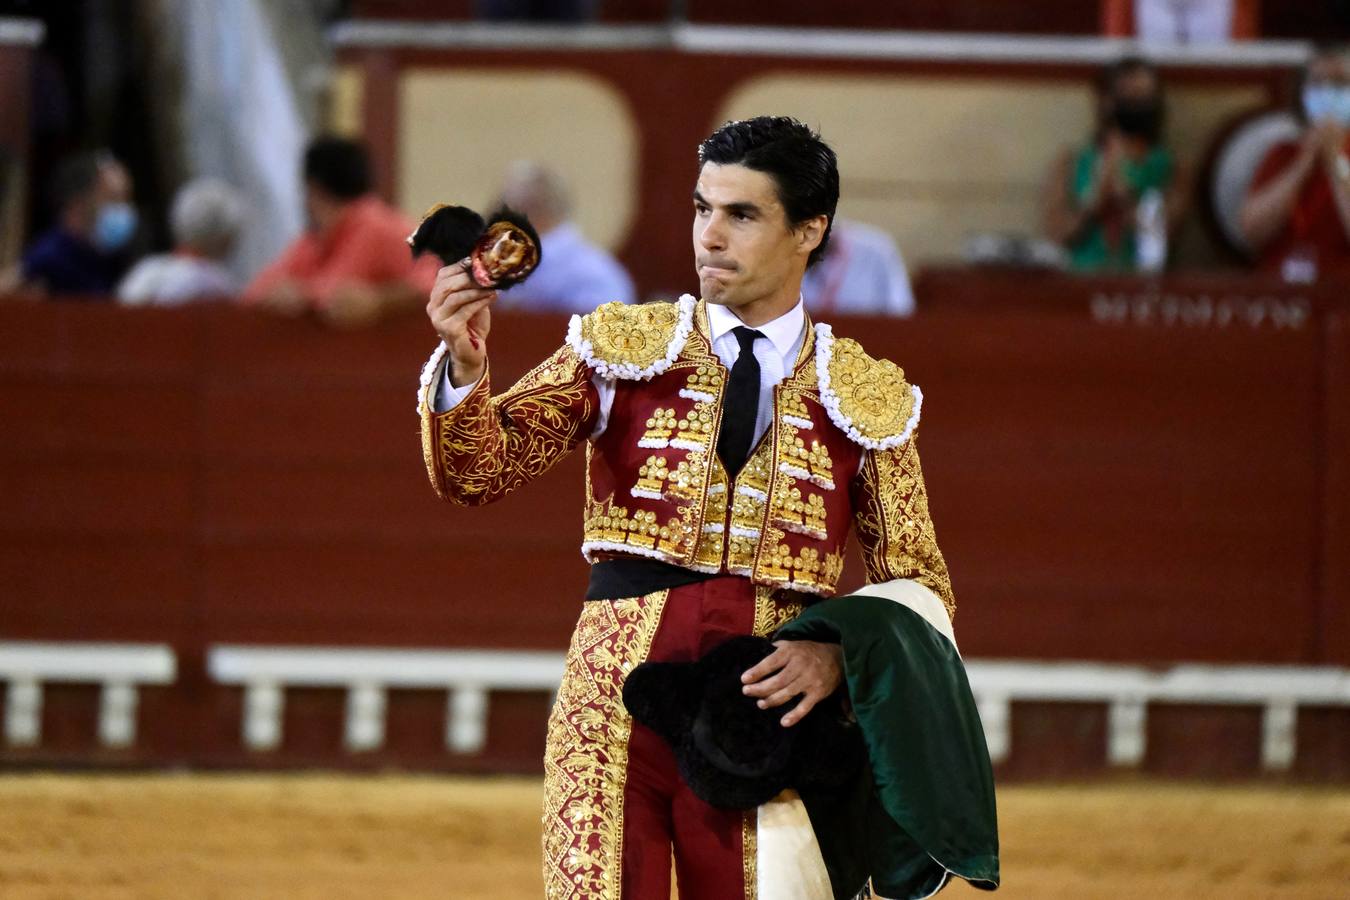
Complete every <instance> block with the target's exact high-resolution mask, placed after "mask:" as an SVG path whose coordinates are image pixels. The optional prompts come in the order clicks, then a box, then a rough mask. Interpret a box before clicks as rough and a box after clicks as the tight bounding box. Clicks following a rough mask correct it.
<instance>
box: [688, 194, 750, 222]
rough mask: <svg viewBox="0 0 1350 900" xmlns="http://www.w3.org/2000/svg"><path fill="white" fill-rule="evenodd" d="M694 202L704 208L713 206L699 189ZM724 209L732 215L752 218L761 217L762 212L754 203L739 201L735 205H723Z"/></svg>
mask: <svg viewBox="0 0 1350 900" xmlns="http://www.w3.org/2000/svg"><path fill="white" fill-rule="evenodd" d="M694 202H695V203H701V204H703V205H704V206H712V204H711V203H709V202H708V201H707V199H706V198H704V196H703V195H702V194H700V193H699V192H698V189H697V188H695V189H694ZM722 208H723V209H725V210H726V211H727V212H729V213H731V214H732V215H736V214H740V215H752V216H757V215H759V214H760V212H761V210H760V208H759V207H758V206H756V205H755V204H753V203H749V202H746V201H738V202H735V203H726V204H723V206H722Z"/></svg>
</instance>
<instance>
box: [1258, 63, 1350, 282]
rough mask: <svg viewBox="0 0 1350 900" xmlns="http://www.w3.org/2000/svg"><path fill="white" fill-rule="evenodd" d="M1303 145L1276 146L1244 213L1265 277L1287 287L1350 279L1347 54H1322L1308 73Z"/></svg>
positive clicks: (1305, 75) (1349, 81)
mask: <svg viewBox="0 0 1350 900" xmlns="http://www.w3.org/2000/svg"><path fill="white" fill-rule="evenodd" d="M1299 112H1300V113H1301V117H1302V118H1303V120H1304V122H1305V123H1306V125H1307V127H1306V128H1305V129H1304V132H1303V136H1302V137H1301V138H1300V139H1299V140H1298V141H1290V142H1285V143H1281V144H1277V145H1276V146H1274V147H1272V148H1271V150H1270V152H1269V153H1267V154H1266V158H1265V159H1264V160H1263V161H1262V163H1261V166H1260V167H1259V168H1258V169H1257V172H1256V176H1255V178H1253V179H1252V186H1251V189H1250V190H1249V192H1248V194H1247V199H1246V201H1245V202H1244V203H1243V205H1242V231H1243V234H1244V235H1245V236H1246V238H1247V243H1248V245H1249V246H1250V247H1251V248H1252V251H1253V252H1254V253H1255V254H1256V255H1257V258H1258V259H1259V260H1260V263H1261V267H1262V268H1263V269H1266V270H1269V271H1273V272H1278V273H1280V274H1282V275H1283V276H1284V277H1285V278H1286V279H1287V280H1290V281H1313V280H1316V279H1317V277H1318V276H1319V275H1322V276H1325V275H1327V274H1340V275H1345V274H1348V273H1350V155H1347V154H1348V152H1350V133H1347V129H1350V47H1347V46H1345V45H1337V46H1323V47H1320V48H1319V49H1318V50H1317V51H1316V52H1315V53H1314V54H1313V56H1312V57H1311V58H1310V59H1309V60H1308V63H1307V65H1306V67H1305V68H1304V70H1303V90H1302V93H1301V97H1300V106H1299Z"/></svg>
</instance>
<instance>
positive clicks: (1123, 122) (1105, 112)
mask: <svg viewBox="0 0 1350 900" xmlns="http://www.w3.org/2000/svg"><path fill="white" fill-rule="evenodd" d="M1163 112H1164V105H1163V93H1162V83H1161V81H1160V80H1159V77H1158V72H1157V70H1156V69H1154V68H1153V66H1152V65H1150V64H1149V63H1148V62H1147V61H1145V60H1143V59H1141V58H1139V57H1127V58H1125V59H1122V60H1120V61H1118V62H1116V63H1115V64H1113V65H1111V66H1110V67H1108V68H1107V69H1106V71H1105V72H1104V73H1103V74H1102V78H1101V81H1100V83H1099V85H1098V124H1097V131H1096V134H1095V135H1094V137H1093V139H1092V141H1091V142H1090V143H1088V144H1087V145H1086V146H1083V147H1081V148H1079V149H1077V150H1073V149H1066V150H1065V151H1064V152H1063V153H1061V154H1060V156H1059V158H1058V159H1057V160H1056V161H1055V163H1054V165H1053V166H1052V168H1051V172H1050V177H1049V181H1048V184H1047V186H1046V190H1045V194H1044V196H1045V198H1046V208H1045V229H1046V233H1047V234H1048V236H1049V237H1050V238H1051V240H1053V241H1055V242H1056V243H1058V244H1061V245H1062V246H1063V247H1064V248H1065V249H1066V250H1067V251H1068V255H1069V264H1070V266H1071V268H1073V269H1075V270H1078V271H1082V272H1102V271H1116V272H1120V271H1134V270H1136V269H1139V268H1150V267H1153V268H1159V267H1161V266H1162V265H1163V263H1164V262H1165V259H1164V258H1159V259H1156V260H1154V261H1153V262H1152V264H1151V265H1150V263H1148V262H1146V261H1145V260H1144V258H1143V257H1142V254H1141V252H1140V249H1141V248H1140V245H1139V241H1138V238H1139V233H1138V225H1139V224H1140V220H1141V215H1140V213H1141V206H1142V207H1145V208H1147V206H1148V205H1149V204H1153V205H1155V206H1156V207H1158V210H1159V212H1160V214H1161V215H1160V221H1159V223H1158V226H1159V230H1160V232H1161V235H1160V237H1161V239H1162V241H1163V242H1164V243H1165V239H1166V238H1165V235H1166V233H1167V232H1170V231H1171V230H1173V229H1174V228H1175V227H1176V225H1177V223H1178V222H1179V221H1180V220H1181V217H1182V215H1183V214H1184V212H1185V208H1186V194H1187V191H1186V184H1187V178H1186V173H1185V171H1184V170H1183V167H1182V166H1181V165H1180V164H1179V163H1178V161H1177V160H1176V158H1175V157H1174V156H1173V154H1172V152H1171V150H1169V149H1168V148H1167V146H1166V145H1165V144H1164V143H1163V142H1162V126H1163Z"/></svg>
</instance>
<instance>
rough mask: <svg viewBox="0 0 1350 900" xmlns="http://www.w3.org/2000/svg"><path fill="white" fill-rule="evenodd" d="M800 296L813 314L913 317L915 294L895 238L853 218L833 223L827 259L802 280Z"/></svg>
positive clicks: (813, 267) (826, 250)
mask: <svg viewBox="0 0 1350 900" xmlns="http://www.w3.org/2000/svg"><path fill="white" fill-rule="evenodd" d="M802 296H803V297H805V298H806V308H807V309H809V310H811V313H812V314H813V315H821V314H823V315H826V316H828V315H830V314H832V313H842V314H845V315H874V316H912V315H914V293H913V291H912V290H911V289H910V285H909V274H908V273H907V272H906V271H905V261H904V259H903V258H902V257H901V256H900V248H898V247H897V246H896V245H895V239H894V238H892V237H891V236H890V235H889V234H887V233H886V232H884V231H882V230H881V229H880V228H873V227H872V226H871V225H864V224H862V223H861V222H854V221H852V220H849V219H835V222H834V227H833V228H832V229H831V230H830V243H829V246H828V247H826V248H825V258H824V259H822V260H821V261H820V262H818V263H816V264H815V265H814V266H812V267H811V268H809V269H807V270H806V276H805V277H804V278H803V279H802Z"/></svg>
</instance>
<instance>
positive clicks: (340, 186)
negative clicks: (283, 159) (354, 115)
mask: <svg viewBox="0 0 1350 900" xmlns="http://www.w3.org/2000/svg"><path fill="white" fill-rule="evenodd" d="M305 180H306V181H310V182H313V183H314V184H316V185H318V186H319V187H321V188H323V189H324V190H325V191H327V192H328V193H330V194H332V195H333V196H334V197H336V198H337V199H339V200H355V199H356V198H357V197H360V196H361V195H362V194H364V193H366V192H367V191H369V190H370V160H369V159H368V158H367V157H366V148H365V147H362V146H361V145H360V144H358V143H357V142H356V141H349V140H347V139H346V138H340V137H321V138H316V139H315V140H314V141H313V142H312V143H311V144H310V145H309V147H308V148H306V150H305Z"/></svg>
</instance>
